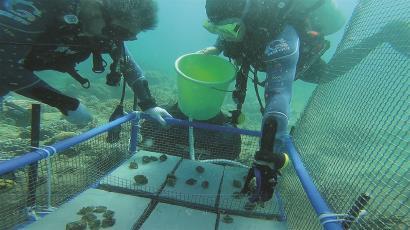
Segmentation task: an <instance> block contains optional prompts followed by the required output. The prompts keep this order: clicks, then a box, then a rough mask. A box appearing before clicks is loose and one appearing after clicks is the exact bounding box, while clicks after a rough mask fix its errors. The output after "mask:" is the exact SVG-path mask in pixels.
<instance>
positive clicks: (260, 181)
mask: <svg viewBox="0 0 410 230" xmlns="http://www.w3.org/2000/svg"><path fill="white" fill-rule="evenodd" d="M267 154H269V153H265V152H263V151H262V150H261V151H257V152H256V155H255V162H254V163H253V165H252V168H250V169H249V172H248V175H247V177H246V181H245V185H244V188H243V189H242V192H241V193H245V194H249V195H250V196H249V201H250V202H251V203H255V202H266V201H269V200H270V199H272V197H273V193H274V191H275V187H276V185H277V183H278V176H279V175H281V174H280V172H279V170H280V169H282V168H284V167H286V165H287V163H288V161H289V157H288V155H287V154H286V153H281V154H277V153H275V154H272V153H270V154H269V155H270V156H272V157H271V160H269V161H264V160H260V157H259V156H266V155H267ZM253 178H255V181H256V188H255V189H254V190H253V189H252V188H251V181H252V179H253ZM252 190H253V191H252Z"/></svg>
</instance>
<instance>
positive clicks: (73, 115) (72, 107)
mask: <svg viewBox="0 0 410 230" xmlns="http://www.w3.org/2000/svg"><path fill="white" fill-rule="evenodd" d="M2 83H3V84H4V86H6V87H7V88H8V89H9V90H13V91H14V92H15V93H17V94H20V95H22V96H25V97H28V98H31V99H34V100H36V101H40V102H43V103H45V104H47V105H50V106H52V107H55V108H57V109H58V110H60V111H61V113H63V114H64V115H65V119H66V120H67V121H69V122H71V123H73V124H77V125H85V124H87V123H89V122H90V121H91V120H92V116H91V115H90V114H89V112H88V110H87V109H86V107H85V106H84V105H82V104H81V103H80V101H79V100H77V99H75V98H72V97H69V96H66V95H64V94H62V93H61V92H59V91H58V90H56V89H54V88H53V87H51V86H50V85H48V84H47V83H46V82H44V81H43V80H41V79H40V78H38V77H37V76H36V75H35V74H34V73H32V72H29V71H25V70H22V71H20V72H18V71H17V72H15V74H13V75H11V74H10V75H9V76H8V77H3V78H2Z"/></svg>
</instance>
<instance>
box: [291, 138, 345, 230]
mask: <svg viewBox="0 0 410 230" xmlns="http://www.w3.org/2000/svg"><path fill="white" fill-rule="evenodd" d="M286 148H287V150H288V153H289V155H290V158H291V161H292V164H293V167H294V168H295V171H296V174H297V175H298V177H299V180H300V182H301V183H302V186H303V189H304V190H305V192H306V195H307V196H308V198H309V201H310V204H311V205H312V206H313V208H314V209H315V211H316V214H317V216H318V217H319V216H320V215H322V214H333V213H334V212H333V211H331V209H330V208H329V206H328V205H327V203H326V202H325V200H324V199H323V197H322V195H321V194H320V192H319V190H318V189H317V188H316V186H315V184H314V183H313V181H312V178H311V177H310V175H309V173H308V171H307V170H306V168H305V166H304V165H303V162H302V160H301V159H300V157H299V153H298V151H297V150H296V148H295V146H294V144H293V142H292V139H291V137H288V138H287V139H286ZM324 221H330V222H328V223H325V224H323V227H324V228H325V229H326V230H333V229H337V230H339V229H340V230H342V229H343V228H342V226H341V225H340V222H339V220H338V219H337V217H335V216H329V217H324V218H323V219H322V220H321V223H323V222H324Z"/></svg>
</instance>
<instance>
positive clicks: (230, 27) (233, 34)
mask: <svg viewBox="0 0 410 230" xmlns="http://www.w3.org/2000/svg"><path fill="white" fill-rule="evenodd" d="M203 26H204V28H205V29H206V30H208V31H209V32H210V33H213V34H217V35H219V36H220V37H221V38H222V39H223V40H226V41H233V42H237V41H241V40H242V39H243V37H244V35H245V25H244V24H243V22H242V20H240V19H228V20H223V21H221V22H218V23H213V22H211V21H210V20H206V21H205V22H204V24H203Z"/></svg>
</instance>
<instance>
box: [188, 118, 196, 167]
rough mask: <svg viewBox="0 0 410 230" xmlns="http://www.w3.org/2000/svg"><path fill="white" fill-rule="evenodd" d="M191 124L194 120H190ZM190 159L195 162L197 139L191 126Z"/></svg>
mask: <svg viewBox="0 0 410 230" xmlns="http://www.w3.org/2000/svg"><path fill="white" fill-rule="evenodd" d="M189 122H192V118H189ZM189 157H190V158H191V160H195V138H194V127H192V126H191V125H190V126H189Z"/></svg>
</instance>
